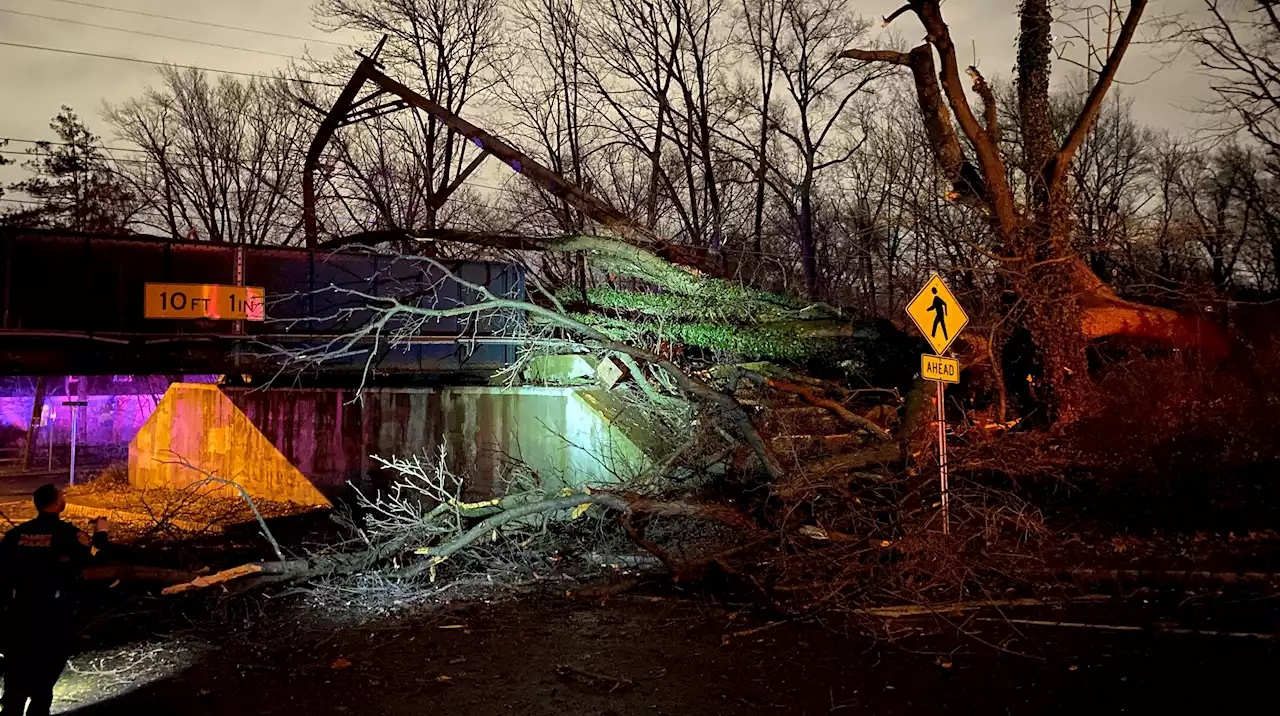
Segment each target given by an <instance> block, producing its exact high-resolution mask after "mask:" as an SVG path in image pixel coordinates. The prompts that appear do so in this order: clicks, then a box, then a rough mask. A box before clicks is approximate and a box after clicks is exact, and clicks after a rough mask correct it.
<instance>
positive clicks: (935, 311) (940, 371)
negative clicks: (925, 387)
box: [907, 274, 969, 534]
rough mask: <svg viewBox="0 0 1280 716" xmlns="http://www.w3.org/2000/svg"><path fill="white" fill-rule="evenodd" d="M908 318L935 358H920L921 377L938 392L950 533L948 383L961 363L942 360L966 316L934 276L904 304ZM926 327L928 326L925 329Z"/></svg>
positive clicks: (941, 472)
mask: <svg viewBox="0 0 1280 716" xmlns="http://www.w3.org/2000/svg"><path fill="white" fill-rule="evenodd" d="M907 315H908V316H910V317H911V321H912V323H915V324H916V328H919V329H920V332H921V333H923V334H924V337H925V340H927V341H929V346H930V347H931V348H933V352H934V355H929V354H928V353H925V354H923V355H921V356H920V377H921V378H923V379H925V380H932V381H934V382H935V383H936V385H937V389H938V413H937V422H938V487H939V489H940V491H941V493H942V500H941V506H942V533H943V534H950V533H951V496H950V494H949V489H948V486H947V401H946V385H947V383H959V382H960V361H958V360H955V359H954V358H947V357H945V355H944V354H945V353H946V352H947V349H948V348H950V347H951V344H952V343H953V342H954V341H955V339H956V336H959V335H960V333H961V331H963V330H964V329H965V326H967V325H969V316H968V315H967V314H965V312H964V309H963V308H961V307H960V302H959V301H957V300H956V297H955V296H954V295H953V294H952V293H951V289H949V288H947V284H945V283H943V281H942V278H940V277H939V276H938V275H937V274H934V275H933V276H931V277H930V278H929V280H928V281H926V282H925V284H924V287H923V288H921V289H920V292H919V293H917V294H916V296H915V298H913V299H911V302H910V303H908V304H907ZM926 326H928V327H927V328H926Z"/></svg>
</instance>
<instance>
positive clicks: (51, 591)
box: [0, 485, 107, 716]
mask: <svg viewBox="0 0 1280 716" xmlns="http://www.w3.org/2000/svg"><path fill="white" fill-rule="evenodd" d="M32 497H33V499H34V501H35V504H36V509H37V510H39V512H40V513H39V515H37V516H36V518H35V519H33V520H29V521H27V522H24V523H22V524H20V525H18V526H17V527H14V528H13V529H12V530H10V531H9V533H8V534H6V535H5V536H4V539H3V540H2V541H0V608H3V610H4V614H3V622H2V623H3V627H2V631H0V638H3V642H2V643H0V650H3V652H4V657H5V658H4V672H5V674H4V681H5V683H4V697H3V699H0V714H5V716H14V715H17V716H21V715H22V713H23V709H24V708H25V709H26V714H27V716H45V714H48V713H49V708H50V706H52V704H53V687H54V684H56V683H58V677H59V676H60V675H61V674H62V670H63V668H65V667H66V665H67V658H68V657H69V656H70V652H71V642H72V638H73V636H74V633H75V627H74V624H73V620H72V617H73V602H72V600H73V598H74V596H75V595H74V591H75V589H76V586H77V582H78V581H79V579H80V576H81V570H82V569H83V568H84V565H85V563H86V562H87V561H88V560H89V558H90V557H91V556H92V555H93V554H95V553H96V551H97V550H100V549H103V548H104V547H106V545H107V531H106V530H107V521H106V519H105V518H101V517H100V518H98V519H97V520H95V521H94V525H93V528H94V534H93V536H92V537H90V536H89V535H88V534H87V533H85V532H82V531H81V530H79V529H78V528H77V527H76V526H75V525H72V524H71V523H70V522H63V521H62V518H60V517H59V515H60V514H61V513H62V510H63V509H64V508H66V506H67V502H66V499H65V498H64V497H63V495H62V491H61V490H59V489H58V488H57V487H55V486H53V485H43V486H41V487H40V488H38V489H36V491H35V493H33V494H32ZM28 699H30V701H31V703H30V705H29V706H28V704H27V700H28Z"/></svg>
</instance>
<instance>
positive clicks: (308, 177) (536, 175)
mask: <svg viewBox="0 0 1280 716" xmlns="http://www.w3.org/2000/svg"><path fill="white" fill-rule="evenodd" d="M365 82H371V83H373V84H375V85H377V86H378V87H379V88H381V89H382V90H385V91H386V92H390V93H391V94H394V95H396V96H398V97H400V98H401V99H403V100H404V101H405V102H407V103H408V104H409V105H411V106H413V107H414V108H416V109H419V110H421V111H423V112H426V113H427V114H429V115H431V116H432V117H433V118H435V119H436V120H437V121H439V122H440V123H441V124H443V125H445V126H446V127H448V128H449V129H451V130H453V131H454V132H456V133H457V134H459V135H461V136H462V137H464V138H466V139H468V140H470V141H471V142H472V143H473V144H475V145H476V146H477V147H479V148H480V149H482V150H483V151H484V152H485V153H486V154H488V155H492V156H494V157H497V158H498V159H499V160H501V161H502V162H503V163H504V164H506V165H507V166H509V167H511V168H512V169H513V170H514V171H516V172H517V173H519V174H520V175H521V176H523V177H525V178H526V179H528V180H529V181H531V182H533V183H534V184H535V185H537V186H539V187H541V188H542V189H543V190H545V191H547V192H548V193H550V194H551V195H552V196H555V197H557V198H560V199H563V200H564V201H565V202H567V203H568V204H569V205H570V206H572V207H573V208H575V209H577V210H578V211H581V212H582V213H583V215H585V216H586V217H587V218H589V219H591V220H592V221H595V222H596V223H598V224H600V225H602V226H604V227H606V228H608V229H610V230H611V231H613V232H614V233H615V234H617V235H618V236H619V237H620V238H622V239H623V240H624V241H626V242H628V243H630V244H632V245H634V246H636V247H639V248H643V249H647V250H650V251H653V252H654V253H656V254H657V255H659V256H661V257H662V258H664V259H666V260H668V261H671V262H672V263H676V264H679V265H682V266H688V267H693V268H696V269H699V270H701V271H703V272H706V273H712V274H719V273H722V272H723V269H724V266H723V265H722V264H721V262H720V261H719V260H718V257H715V256H712V255H710V254H709V253H708V252H707V251H706V250H705V249H698V248H693V247H684V246H679V245H676V244H672V243H668V242H666V241H663V240H661V239H659V238H658V237H657V236H656V235H654V234H653V233H652V232H650V231H648V230H647V229H645V228H643V226H642V225H641V224H640V222H637V221H635V220H634V219H632V218H631V217H630V216H628V215H626V214H624V213H623V212H621V211H619V210H618V209H616V208H614V207H613V206H612V205H610V204H609V203H608V202H607V201H604V200H603V199H600V198H599V197H596V196H594V195H593V194H591V193H590V192H587V191H586V190H584V189H582V188H581V187H579V186H578V185H577V184H575V183H573V182H572V181H570V180H568V179H566V178H565V177H564V176H562V175H561V174H559V173H557V172H555V171H552V170H551V169H548V168H547V167H545V166H543V165H542V164H540V163H539V162H537V161H536V160H534V159H533V157H530V156H529V155H527V154H525V153H524V152H521V151H520V150H518V149H516V148H515V147H513V146H511V145H510V144H508V143H506V142H504V141H503V140H502V139H500V138H498V137H497V136H495V135H493V134H490V133H489V132H487V131H485V130H484V129H482V128H480V127H477V126H476V125H474V124H472V123H470V122H468V121H467V120H465V119H463V118H462V117H459V116H458V115H456V114H454V113H453V112H450V111H449V110H447V109H445V108H444V107H442V106H440V105H439V104H438V103H436V102H433V101H432V100H430V99H428V98H427V97H424V96H422V95H421V94H419V93H417V92H415V91H414V90H412V89H410V88H409V87H407V86H405V85H404V84H402V83H400V82H397V81H396V80H394V79H392V78H390V77H388V76H387V75H386V74H384V73H383V72H382V71H381V70H380V69H379V68H378V64H377V62H376V61H375V60H373V59H366V60H364V61H363V62H361V63H360V65H359V66H357V67H356V70H355V73H354V74H353V75H352V77H351V80H350V82H348V83H347V86H346V88H344V89H343V94H342V95H340V96H339V98H338V101H337V102H335V103H334V109H333V110H332V111H331V112H330V114H329V115H328V116H326V117H325V121H324V122H323V123H322V124H321V126H320V129H319V130H318V131H317V133H316V137H315V140H314V141H313V142H312V144H311V150H310V151H308V153H307V165H306V167H304V171H303V207H304V213H305V215H306V232H307V234H306V235H307V246H308V247H314V246H315V245H316V233H317V229H318V227H317V226H316V221H315V184H314V173H315V168H316V165H317V164H318V163H319V157H320V153H321V152H322V151H323V149H324V146H325V144H326V143H327V142H328V141H329V139H330V137H332V135H333V132H334V130H336V129H337V127H338V126H339V125H340V123H342V122H343V120H344V119H345V116H346V115H345V113H346V112H349V111H350V105H351V102H352V101H353V100H354V98H355V95H356V94H357V93H358V92H359V89H360V87H362V86H363V85H364V83H365ZM344 99H345V101H344ZM483 156H484V155H481V157H483ZM473 164H475V162H473ZM473 169H474V167H468V168H467V170H465V171H464V174H463V177H462V178H465V175H467V174H470V172H471V171H472V170H473ZM454 188H456V187H451V188H449V189H448V190H447V191H446V192H445V193H446V194H450V193H452V191H453V189H454ZM445 198H446V199H447V198H448V197H447V196H446V197H445ZM440 203H441V204H443V203H444V202H443V201H441V202H440ZM469 243H480V244H482V245H483V244H485V243H487V242H482V241H475V240H474V239H473V240H472V241H470V242H469Z"/></svg>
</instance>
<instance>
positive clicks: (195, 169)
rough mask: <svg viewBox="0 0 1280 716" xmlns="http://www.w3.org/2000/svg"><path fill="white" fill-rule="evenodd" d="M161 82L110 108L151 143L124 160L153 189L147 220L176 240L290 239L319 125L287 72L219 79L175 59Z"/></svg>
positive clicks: (119, 123) (142, 191) (136, 141)
mask: <svg viewBox="0 0 1280 716" xmlns="http://www.w3.org/2000/svg"><path fill="white" fill-rule="evenodd" d="M160 77H161V83H162V84H161V86H160V87H158V88H152V89H149V90H147V91H146V92H145V93H144V94H143V95H142V96H141V97H139V98H135V99H132V100H129V101H127V102H124V103H123V104H120V105H118V106H114V107H108V108H107V111H106V116H107V119H108V121H110V122H111V124H112V125H114V127H115V130H116V134H117V136H118V137H119V138H120V139H122V140H125V141H127V142H129V143H131V144H133V145H135V146H137V147H138V148H139V149H141V150H142V153H141V154H140V155H139V157H140V158H131V159H130V161H128V162H122V163H121V172H122V174H123V175H124V176H125V177H126V178H127V179H128V181H129V183H130V185H131V186H132V187H133V188H134V191H135V192H136V193H137V194H138V195H139V196H140V197H144V198H145V203H146V206H145V209H146V211H145V212H144V213H143V214H142V215H141V216H140V217H139V222H141V223H142V224H143V225H144V226H147V227H148V228H152V229H157V230H159V231H161V232H163V233H165V234H167V235H169V236H172V237H173V238H176V239H181V238H195V239H202V240H208V241H225V242H230V243H243V244H288V243H290V242H292V241H294V240H295V239H297V237H298V235H299V232H300V230H301V222H302V218H301V207H300V206H299V204H298V199H297V196H298V182H299V175H300V170H301V166H302V165H301V157H302V152H303V151H304V150H305V144H306V141H307V139H308V138H309V135H310V134H311V132H312V131H313V126H312V124H311V123H310V122H308V121H305V120H304V119H302V118H301V117H300V116H299V115H298V113H296V112H295V111H293V108H292V104H291V102H290V101H289V100H288V95H287V92H286V88H285V87H284V84H283V82H284V81H283V80H279V81H260V80H256V79H254V80H250V81H241V80H239V79H236V78H232V77H220V78H218V79H216V80H212V79H211V78H209V77H208V75H206V74H205V73H204V72H203V71H200V70H195V69H185V70H184V69H178V68H174V67H166V68H162V69H161V70H160Z"/></svg>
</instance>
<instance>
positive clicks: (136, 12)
mask: <svg viewBox="0 0 1280 716" xmlns="http://www.w3.org/2000/svg"><path fill="white" fill-rule="evenodd" d="M53 2H60V3H62V4H64V5H78V6H80V7H91V8H93V9H95V10H106V11H108V12H121V13H125V14H128V15H140V16H142V17H154V18H158V19H160V20H171V21H173V22H185V23H188V24H191V25H204V26H205V27H216V28H219V29H222V30H235V31H236V32H250V33H253V34H255V35H266V36H268V37H283V38H285V39H288V40H302V41H303V42H320V43H324V44H326V45H337V46H338V47H352V48H354V47H356V46H355V45H348V44H346V43H343V42H334V41H333V40H321V39H318V38H314V37H300V36H298V35H288V34H285V33H281V32H269V31H267V30H256V29H254V28H251V27H237V26H235V25H219V24H218V23H216V22H205V21H203V20H189V19H187V18H185V17H173V16H172V15H160V14H157V13H152V12H142V11H140V10H126V9H124V8H121V7H111V6H109V5H95V4H94V3H89V2H77V1H76V0H53Z"/></svg>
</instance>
